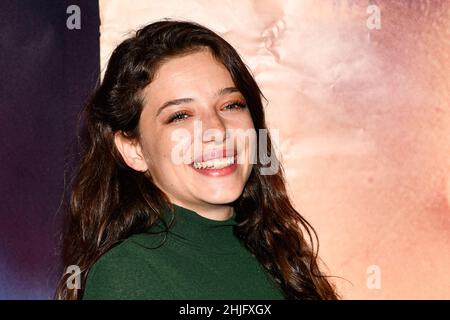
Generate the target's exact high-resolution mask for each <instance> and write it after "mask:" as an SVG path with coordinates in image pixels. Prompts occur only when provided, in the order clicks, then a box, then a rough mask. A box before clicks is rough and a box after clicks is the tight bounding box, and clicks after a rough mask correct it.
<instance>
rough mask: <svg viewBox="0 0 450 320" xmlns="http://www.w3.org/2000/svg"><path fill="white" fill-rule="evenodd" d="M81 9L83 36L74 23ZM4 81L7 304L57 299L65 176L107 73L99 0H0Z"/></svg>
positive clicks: (0, 255)
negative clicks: (83, 118)
mask: <svg viewBox="0 0 450 320" xmlns="http://www.w3.org/2000/svg"><path fill="white" fill-rule="evenodd" d="M72 4H75V5H78V6H79V7H80V9H81V29H80V30H69V29H68V28H67V27H66V20H67V18H68V17H69V16H70V14H67V13H66V9H67V7H68V6H69V5H72ZM0 75H1V81H0V124H1V125H0V195H1V198H0V299H48V298H52V297H53V294H54V291H55V287H56V283H57V280H58V278H59V276H60V273H61V272H62V269H61V263H60V258H61V257H60V243H59V238H60V233H61V222H62V215H63V212H62V210H61V207H60V205H61V201H62V200H63V197H64V194H65V193H64V185H65V181H64V177H65V171H66V177H69V176H70V171H71V168H72V167H73V164H74V163H75V161H76V159H75V153H76V140H77V138H76V131H77V121H78V115H79V113H80V111H81V108H82V106H83V104H84V103H85V102H86V100H87V98H88V96H89V94H90V93H91V92H92V90H93V89H94V87H95V84H96V82H97V80H98V76H99V12H98V2H97V1H92V0H85V1H60V0H55V1H23V0H21V1H5V0H2V1H0ZM66 183H67V182H66Z"/></svg>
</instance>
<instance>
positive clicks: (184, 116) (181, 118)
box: [168, 111, 189, 123]
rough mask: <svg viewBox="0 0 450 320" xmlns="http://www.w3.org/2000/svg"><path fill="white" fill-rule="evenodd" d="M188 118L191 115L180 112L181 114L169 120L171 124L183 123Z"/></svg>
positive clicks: (176, 114)
mask: <svg viewBox="0 0 450 320" xmlns="http://www.w3.org/2000/svg"><path fill="white" fill-rule="evenodd" d="M187 117H189V115H188V114H187V113H186V112H182V111H179V112H176V113H175V114H174V115H172V116H171V117H170V118H169V121H168V122H169V123H171V122H177V121H181V120H184V119H186V118H187Z"/></svg>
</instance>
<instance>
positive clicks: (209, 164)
mask: <svg viewBox="0 0 450 320" xmlns="http://www.w3.org/2000/svg"><path fill="white" fill-rule="evenodd" d="M233 162H234V157H227V158H221V159H214V160H208V161H203V162H194V168H195V169H205V168H214V169H222V168H224V167H227V166H229V165H231V164H232V163H233Z"/></svg>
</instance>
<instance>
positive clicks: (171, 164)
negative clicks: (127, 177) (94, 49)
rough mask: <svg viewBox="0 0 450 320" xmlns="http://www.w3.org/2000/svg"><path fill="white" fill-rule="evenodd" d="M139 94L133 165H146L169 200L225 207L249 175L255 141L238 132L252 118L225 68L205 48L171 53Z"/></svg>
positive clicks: (206, 207) (193, 206) (250, 125)
mask: <svg viewBox="0 0 450 320" xmlns="http://www.w3.org/2000/svg"><path fill="white" fill-rule="evenodd" d="M143 95H144V108H143V111H142V114H141V118H140V123H139V129H140V139H139V144H138V146H137V150H136V155H135V158H136V159H135V160H136V161H131V165H133V163H134V165H135V169H137V170H140V171H147V170H148V172H149V173H150V174H151V176H152V178H153V181H154V183H155V184H156V185H157V186H158V187H159V188H160V189H161V190H162V191H164V192H165V193H166V194H167V195H168V197H169V199H170V200H171V201H172V202H173V203H175V204H178V205H181V206H185V207H187V208H190V209H193V210H197V211H200V212H205V210H206V212H209V211H210V210H211V209H213V210H212V211H214V209H217V208H218V207H221V206H222V207H223V206H224V205H226V206H227V207H228V206H229V205H230V203H231V202H233V201H234V200H236V199H237V198H238V197H239V196H240V194H241V193H242V190H243V188H244V185H245V183H246V182H247V179H248V177H249V175H250V172H251V168H252V165H251V162H252V161H251V160H250V159H251V158H250V156H251V150H252V148H254V144H255V142H254V140H252V139H248V138H245V135H242V134H239V132H241V133H242V132H243V131H247V130H248V129H250V130H254V126H253V121H252V118H251V116H250V113H249V110H248V108H247V107H246V101H245V99H244V97H243V95H242V94H241V93H240V92H239V91H238V90H237V88H236V87H235V84H234V83H233V80H232V78H231V76H230V74H229V72H228V70H227V69H226V68H225V67H224V66H223V65H222V64H221V63H220V62H218V61H217V60H215V59H214V58H213V56H212V54H211V53H210V52H209V51H208V50H202V51H198V52H195V53H191V54H188V55H185V56H180V57H176V58H173V59H171V60H168V61H167V62H165V63H163V64H162V65H161V66H160V67H159V69H158V72H157V74H156V76H155V78H154V80H153V81H152V82H151V83H150V84H149V85H148V86H147V87H146V88H145V90H144V93H143ZM119 149H120V148H119ZM122 149H123V148H122ZM125 149H126V148H125ZM122 153H123V152H122ZM139 155H141V156H142V158H141V159H137V158H138V157H139ZM208 160H209V161H208ZM237 160H239V161H237ZM129 165H130V163H129Z"/></svg>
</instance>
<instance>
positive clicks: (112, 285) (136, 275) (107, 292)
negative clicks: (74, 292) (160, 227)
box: [83, 234, 163, 299]
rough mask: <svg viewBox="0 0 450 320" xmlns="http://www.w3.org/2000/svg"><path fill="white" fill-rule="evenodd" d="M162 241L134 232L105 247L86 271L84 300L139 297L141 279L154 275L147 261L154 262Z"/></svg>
mask: <svg viewBox="0 0 450 320" xmlns="http://www.w3.org/2000/svg"><path fill="white" fill-rule="evenodd" d="M162 240H163V239H161V237H160V236H157V235H151V234H136V235H132V236H130V237H129V238H128V239H126V240H124V241H122V242H121V243H120V244H118V245H116V246H115V247H113V248H111V249H110V250H108V251H107V252H106V253H105V254H103V255H102V256H101V257H100V258H99V259H98V260H97V261H96V262H95V263H94V265H93V266H92V267H91V269H90V270H89V272H88V275H87V279H86V285H85V290H84V296H83V299H138V298H139V292H140V291H139V288H142V285H143V283H142V281H141V280H142V279H143V278H145V279H147V280H148V281H149V283H151V280H152V279H151V277H152V275H154V274H156V273H153V272H151V269H152V263H150V262H154V263H157V260H158V256H159V251H160V250H159V249H160V248H161V247H162V245H161V244H162ZM149 271H150V272H149ZM148 289H149V288H146V289H145V290H148Z"/></svg>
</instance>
